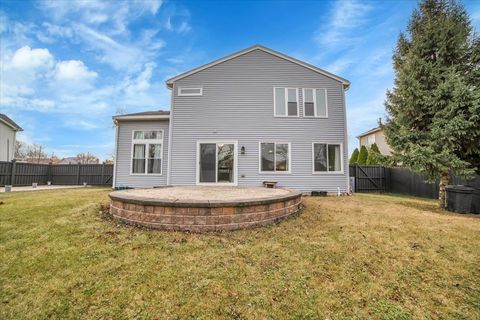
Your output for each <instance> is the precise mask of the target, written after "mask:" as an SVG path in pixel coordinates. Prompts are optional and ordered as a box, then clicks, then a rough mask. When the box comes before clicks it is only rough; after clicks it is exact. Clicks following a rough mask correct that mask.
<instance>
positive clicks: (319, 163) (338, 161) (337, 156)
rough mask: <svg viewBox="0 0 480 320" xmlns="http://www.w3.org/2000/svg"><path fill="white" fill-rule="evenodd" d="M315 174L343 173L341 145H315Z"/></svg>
mask: <svg viewBox="0 0 480 320" xmlns="http://www.w3.org/2000/svg"><path fill="white" fill-rule="evenodd" d="M313 172H314V173H324V172H330V173H341V172H343V169H342V145H341V144H339V143H337V144H335V143H328V144H327V143H313Z"/></svg>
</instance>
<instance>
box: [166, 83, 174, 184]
mask: <svg viewBox="0 0 480 320" xmlns="http://www.w3.org/2000/svg"><path fill="white" fill-rule="evenodd" d="M167 88H168V85H167ZM168 89H170V88H168ZM170 91H171V94H170V118H169V119H168V155H167V158H168V163H167V186H169V185H170V183H171V178H170V171H171V167H172V131H173V95H174V94H175V83H173V85H172V88H171V89H170Z"/></svg>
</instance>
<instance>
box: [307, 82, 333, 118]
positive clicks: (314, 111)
mask: <svg viewBox="0 0 480 320" xmlns="http://www.w3.org/2000/svg"><path fill="white" fill-rule="evenodd" d="M305 90H312V92H313V113H314V115H313V116H306V115H305ZM317 90H324V91H325V115H324V116H319V115H317ZM302 97H303V117H304V118H321V119H326V118H328V91H327V89H326V88H303V89H302Z"/></svg>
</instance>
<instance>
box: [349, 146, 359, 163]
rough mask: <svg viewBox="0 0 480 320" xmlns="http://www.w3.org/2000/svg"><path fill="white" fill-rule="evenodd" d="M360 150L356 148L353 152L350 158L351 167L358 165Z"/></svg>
mask: <svg viewBox="0 0 480 320" xmlns="http://www.w3.org/2000/svg"><path fill="white" fill-rule="evenodd" d="M358 153H359V152H358V148H355V150H353V152H352V155H351V157H350V162H349V164H350V165H354V164H357V161H358Z"/></svg>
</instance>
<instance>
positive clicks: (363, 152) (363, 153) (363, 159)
mask: <svg viewBox="0 0 480 320" xmlns="http://www.w3.org/2000/svg"><path fill="white" fill-rule="evenodd" d="M367 158H368V150H367V147H365V146H362V147H361V148H360V153H359V154H358V161H357V163H358V164H367Z"/></svg>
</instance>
